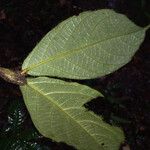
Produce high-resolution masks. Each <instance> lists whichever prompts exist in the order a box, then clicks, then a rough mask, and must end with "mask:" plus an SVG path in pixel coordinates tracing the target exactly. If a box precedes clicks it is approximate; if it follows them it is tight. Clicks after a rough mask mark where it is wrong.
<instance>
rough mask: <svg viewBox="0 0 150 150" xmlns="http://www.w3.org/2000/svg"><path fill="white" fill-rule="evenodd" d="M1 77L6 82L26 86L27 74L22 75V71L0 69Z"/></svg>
mask: <svg viewBox="0 0 150 150" xmlns="http://www.w3.org/2000/svg"><path fill="white" fill-rule="evenodd" d="M0 77H1V78H3V79H4V80H5V81H7V82H10V83H13V84H17V85H25V84H26V78H25V73H21V71H13V70H10V69H7V68H3V67H0Z"/></svg>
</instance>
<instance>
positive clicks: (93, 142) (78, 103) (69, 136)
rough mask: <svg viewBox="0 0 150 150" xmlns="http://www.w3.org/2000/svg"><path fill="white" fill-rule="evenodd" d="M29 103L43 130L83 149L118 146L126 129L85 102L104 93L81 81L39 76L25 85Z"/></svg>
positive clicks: (35, 121)
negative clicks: (112, 122)
mask: <svg viewBox="0 0 150 150" xmlns="http://www.w3.org/2000/svg"><path fill="white" fill-rule="evenodd" d="M21 90H22V93H23V97H24V100H25V104H26V106H27V108H28V111H29V113H30V115H31V118H32V121H33V123H34V125H35V126H36V128H37V129H38V130H39V132H40V133H41V134H42V135H44V136H45V137H48V138H51V139H53V140H55V141H57V142H65V143H67V144H69V145H72V146H74V147H76V148H77V149H79V150H110V149H111V150H118V149H119V146H120V143H121V142H123V140H124V135H123V132H122V131H121V130H120V129H119V128H117V127H113V126H111V125H109V124H107V123H105V122H104V121H103V120H102V119H101V118H100V117H99V116H97V115H96V114H94V113H92V112H90V111H88V110H86V109H85V108H84V107H83V105H84V104H85V103H87V102H88V101H90V100H91V99H93V98H96V97H98V96H102V94H101V93H99V92H98V91H96V90H94V89H91V88H90V87H87V86H85V85H80V84H78V83H72V82H71V83H70V82H65V81H62V80H58V79H53V78H47V77H38V78H28V79H27V85H24V86H21Z"/></svg>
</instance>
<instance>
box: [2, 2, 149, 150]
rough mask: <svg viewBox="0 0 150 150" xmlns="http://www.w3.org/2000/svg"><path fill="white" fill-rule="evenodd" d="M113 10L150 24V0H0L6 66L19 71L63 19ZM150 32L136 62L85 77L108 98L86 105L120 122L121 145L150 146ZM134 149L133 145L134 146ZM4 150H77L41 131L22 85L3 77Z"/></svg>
mask: <svg viewBox="0 0 150 150" xmlns="http://www.w3.org/2000/svg"><path fill="white" fill-rule="evenodd" d="M103 8H111V9H114V10H115V11H117V12H120V13H123V14H125V15H127V16H128V17H129V18H130V19H131V20H132V21H134V22H135V23H136V24H137V25H139V26H146V25H148V24H149V23H150V4H149V3H148V0H132V1H126V0H101V1H100V0H44V1H43V0H0V66H2V67H7V68H12V69H15V70H18V69H20V68H21V65H22V63H23V60H24V59H25V58H26V57H27V55H28V54H29V52H31V51H32V49H33V48H34V47H35V45H36V44H37V43H38V42H39V41H40V40H41V38H42V37H43V36H44V35H45V34H46V33H47V32H48V31H50V30H51V29H52V28H54V27H55V26H56V25H57V24H58V23H60V22H61V21H63V20H65V19H66V18H68V17H70V16H72V15H78V14H79V13H80V12H83V11H86V10H96V9H103ZM149 37H150V32H149V31H148V32H147V35H146V38H145V40H144V42H143V44H142V45H141V47H140V48H139V50H138V52H137V53H136V55H135V56H134V57H133V59H132V61H131V62H129V63H128V64H127V65H125V66H124V67H122V68H121V69H119V70H118V71H116V72H114V73H112V74H110V75H108V76H106V77H102V78H99V79H95V80H88V81H82V83H84V84H87V85H89V86H91V87H93V88H95V89H97V90H100V91H102V93H103V94H104V95H105V98H103V99H102V98H101V99H100V100H99V99H96V100H92V101H91V102H90V103H88V104H86V105H85V107H87V108H88V109H90V110H92V111H94V112H95V113H97V114H100V115H102V116H103V118H104V120H105V121H106V122H108V123H110V124H113V125H118V126H120V127H121V128H122V129H123V130H124V133H125V135H126V140H125V143H123V144H122V146H121V147H120V149H131V150H149V149H150V38H149ZM129 147H130V148H129ZM0 149H1V150H3V149H5V150H10V149H11V150H13V149H14V150H19V149H22V150H26V149H33V150H37V149H38V150H39V149H40V150H43V149H44V150H50V149H52V150H71V149H74V148H73V147H71V146H68V145H66V144H64V143H56V142H54V141H51V140H49V139H47V138H44V137H43V136H42V135H40V134H39V133H38V131H37V130H36V129H35V127H34V125H33V124H32V121H31V119H30V116H29V114H28V112H27V110H26V107H25V104H24V102H23V98H22V95H21V92H20V90H19V87H18V86H16V85H13V84H10V83H6V82H5V81H3V80H2V79H0Z"/></svg>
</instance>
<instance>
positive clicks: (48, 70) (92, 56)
mask: <svg viewBox="0 0 150 150" xmlns="http://www.w3.org/2000/svg"><path fill="white" fill-rule="evenodd" d="M145 30H146V29H144V28H141V27H138V26H136V25H135V24H134V23H132V22H131V21H130V20H129V19H128V18H127V17H125V16H124V15H121V14H117V13H115V12H114V11H112V10H107V9H106V10H98V11H94V12H85V13H81V14H80V15H79V16H77V17H75V16H73V17H71V18H69V19H67V20H66V21H64V22H62V23H61V24H59V25H58V26H57V27H56V28H54V29H53V30H52V31H50V32H49V33H48V34H47V35H46V36H45V37H44V38H43V39H42V41H41V42H40V43H39V44H38V45H37V46H36V47H35V49H34V50H33V52H32V53H31V54H30V55H29V56H28V57H27V59H26V60H25V61H24V63H23V66H22V69H25V70H27V71H28V72H27V73H28V74H30V75H35V76H40V75H44V76H45V75H47V76H58V77H65V78H72V79H90V78H96V77H99V76H103V75H106V74H109V73H111V72H113V71H115V70H117V69H119V68H120V67H122V66H123V65H124V64H126V63H128V62H129V61H130V60H131V58H132V56H133V55H134V54H135V52H136V50H137V49H138V48H139V45H140V44H141V42H142V41H143V39H144V36H145Z"/></svg>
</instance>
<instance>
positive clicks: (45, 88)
mask: <svg viewBox="0 0 150 150" xmlns="http://www.w3.org/2000/svg"><path fill="white" fill-rule="evenodd" d="M145 31H146V28H141V27H138V26H136V25H135V24H134V23H132V22H131V21H130V20H129V19H128V18H127V17H126V16H124V15H121V14H118V13H116V12H114V11H112V10H106V9H105V10H98V11H93V12H84V13H81V14H80V15H79V16H77V17H76V16H73V17H71V18H69V19H67V20H66V21H64V22H62V23H61V24H59V25H58V26H57V27H56V28H54V29H53V30H52V31H50V32H49V33H48V34H47V35H46V36H45V37H44V38H43V39H42V40H41V42H40V43H39V44H38V45H37V46H36V47H35V48H34V50H33V51H32V52H31V54H30V55H29V56H28V57H27V58H26V60H25V61H24V63H23V65H22V69H23V73H24V72H26V73H27V74H28V75H31V76H57V77H61V78H62V77H65V78H70V79H91V78H96V77H100V76H104V75H106V74H109V73H112V72H113V71H115V70H117V69H119V68H120V67H122V66H123V65H125V64H126V63H128V62H129V61H130V60H131V58H132V56H133V55H134V54H135V52H136V50H137V49H138V48H139V46H140V44H141V42H142V41H143V39H144V36H145ZM21 90H22V93H23V97H24V100H25V104H26V106H27V108H28V110H29V113H30V115H31V118H32V120H33V123H34V125H35V126H36V128H37V129H38V130H39V132H40V133H41V134H42V135H44V136H46V137H48V138H51V139H53V140H55V141H57V142H65V143H67V144H69V145H73V146H74V147H76V148H77V149H81V150H84V149H85V150H117V149H119V146H120V143H122V142H123V141H124V135H123V132H122V131H121V129H119V128H117V127H113V126H110V125H109V124H107V123H105V122H104V121H103V120H102V118H100V117H99V116H97V115H96V114H94V113H93V112H90V111H87V110H86V109H85V108H84V107H83V105H84V104H85V103H87V102H88V101H90V100H91V99H93V98H96V97H98V96H102V94H101V93H100V92H98V91H96V90H94V89H91V88H90V87H87V86H84V85H80V84H78V83H72V82H66V81H62V80H59V79H53V78H48V77H37V78H27V84H26V85H24V86H21Z"/></svg>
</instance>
